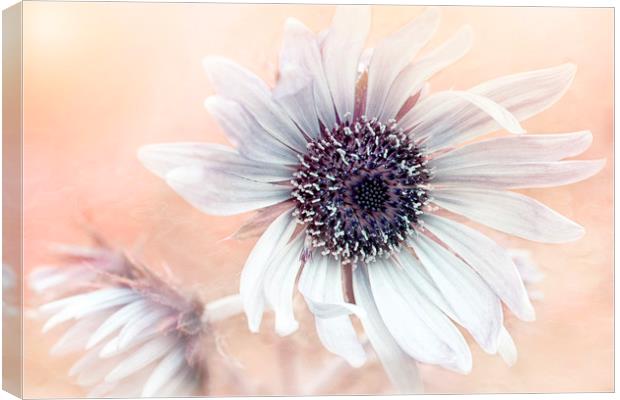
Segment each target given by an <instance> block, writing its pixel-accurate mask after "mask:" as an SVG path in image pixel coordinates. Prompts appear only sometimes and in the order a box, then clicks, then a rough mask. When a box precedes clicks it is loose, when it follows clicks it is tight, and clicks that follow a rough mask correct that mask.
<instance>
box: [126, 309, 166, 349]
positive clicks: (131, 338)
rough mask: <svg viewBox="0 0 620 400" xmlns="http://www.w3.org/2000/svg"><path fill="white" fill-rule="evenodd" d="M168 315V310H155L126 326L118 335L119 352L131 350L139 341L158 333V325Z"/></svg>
mask: <svg viewBox="0 0 620 400" xmlns="http://www.w3.org/2000/svg"><path fill="white" fill-rule="evenodd" d="M166 315H167V310H165V309H163V308H155V309H153V310H151V311H149V312H147V313H145V314H143V315H142V316H140V317H138V318H135V319H134V320H132V321H131V322H130V323H128V324H126V325H125V326H124V327H123V329H121V331H120V333H119V334H118V343H117V347H116V351H117V352H122V351H124V350H125V349H127V348H129V347H130V346H131V345H132V344H133V343H136V341H137V340H140V339H143V338H144V337H147V336H149V335H151V334H153V333H154V332H155V331H156V327H157V325H158V323H159V322H160V321H161V320H163V319H164V317H165V316H166Z"/></svg>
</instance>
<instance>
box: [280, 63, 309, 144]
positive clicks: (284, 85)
mask: <svg viewBox="0 0 620 400" xmlns="http://www.w3.org/2000/svg"><path fill="white" fill-rule="evenodd" d="M273 96H274V99H275V100H276V102H277V103H278V104H280V106H281V107H282V108H283V109H284V110H285V111H286V112H287V113H288V115H289V117H290V118H291V119H292V120H293V121H294V122H295V123H296V124H297V126H299V128H301V130H302V131H303V132H304V133H306V134H307V135H308V137H310V138H317V137H318V136H319V133H320V127H319V118H318V116H317V113H316V109H315V104H316V103H315V100H314V85H313V82H312V78H311V77H310V76H309V75H308V74H307V73H306V72H304V70H302V69H301V68H300V67H296V66H292V65H289V66H285V67H283V68H280V80H279V81H278V84H277V85H276V87H275V89H274V90H273Z"/></svg>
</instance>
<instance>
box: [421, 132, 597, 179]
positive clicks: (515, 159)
mask: <svg viewBox="0 0 620 400" xmlns="http://www.w3.org/2000/svg"><path fill="white" fill-rule="evenodd" d="M591 143H592V133H591V132H590V131H580V132H574V133H564V134H549V135H544V134H543V135H532V134H530V135H520V136H510V137H501V138H496V139H489V140H483V141H480V142H476V143H472V144H469V145H467V146H463V147H461V148H459V149H456V150H454V151H451V152H449V153H445V154H442V155H440V156H439V157H437V158H435V159H433V160H431V161H430V162H429V163H428V166H429V167H431V168H434V169H435V170H436V171H440V170H446V169H455V168H463V167H469V166H473V165H483V164H502V163H504V164H513V163H524V162H541V161H558V160H561V159H563V158H567V157H572V156H576V155H578V154H581V153H582V152H584V151H585V150H586V149H587V148H588V147H590V144H591Z"/></svg>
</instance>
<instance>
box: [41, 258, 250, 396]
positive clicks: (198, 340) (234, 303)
mask: <svg viewBox="0 0 620 400" xmlns="http://www.w3.org/2000/svg"><path fill="white" fill-rule="evenodd" d="M58 250H60V251H61V254H62V256H63V259H64V261H65V262H66V261H67V260H70V261H71V262H70V263H69V264H67V265H63V266H55V267H40V268H37V269H35V270H34V271H33V272H32V273H31V275H30V277H29V282H30V287H31V288H32V289H33V290H34V291H35V292H37V293H39V294H42V295H46V298H48V299H49V298H50V297H51V298H54V300H51V301H48V302H47V303H45V304H43V305H42V306H40V307H39V312H40V314H41V315H44V316H47V317H48V319H47V322H46V323H45V325H44V327H43V332H47V331H49V330H51V329H53V328H55V327H56V326H59V325H62V324H65V325H67V330H66V332H65V333H64V334H63V335H62V336H61V338H60V339H59V340H58V341H57V342H56V344H55V345H54V346H53V347H52V349H51V354H52V355H56V356H60V355H65V354H69V353H74V352H84V353H85V354H84V356H83V357H82V358H80V359H79V360H78V361H77V362H76V363H75V364H74V365H73V367H72V368H71V370H70V371H69V375H70V376H71V377H73V378H74V379H75V381H76V382H77V383H78V384H79V385H80V386H83V387H85V388H89V389H90V391H89V393H88V395H89V396H90V397H102V396H105V397H139V396H144V397H150V396H164V397H166V396H169V397H172V396H190V395H205V394H207V386H206V385H207V365H206V362H205V351H206V347H205V337H206V336H207V335H210V334H211V333H210V331H209V329H210V328H209V324H208V323H209V322H214V321H218V320H220V319H222V318H226V317H228V316H231V315H233V314H234V313H236V312H237V308H240V302H239V301H238V300H237V299H238V297H237V296H233V297H229V298H224V299H221V300H219V301H216V302H213V303H209V304H207V305H204V304H203V303H202V302H201V301H200V300H198V299H197V298H195V297H190V296H186V295H184V294H181V292H180V291H179V290H177V289H176V288H175V287H174V286H173V285H172V284H171V283H170V282H169V280H164V279H162V278H160V277H158V276H157V275H155V274H154V273H153V272H151V271H149V270H148V269H147V268H146V267H144V266H141V265H139V264H137V263H135V262H132V261H130V260H129V259H128V258H127V257H126V256H124V255H123V253H122V252H119V251H114V250H111V249H109V248H105V247H97V248H89V247H77V246H62V247H59V248H58Z"/></svg>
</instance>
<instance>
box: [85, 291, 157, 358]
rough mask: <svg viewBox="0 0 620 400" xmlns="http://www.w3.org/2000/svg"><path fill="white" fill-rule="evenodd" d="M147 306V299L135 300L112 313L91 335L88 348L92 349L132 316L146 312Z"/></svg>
mask: <svg viewBox="0 0 620 400" xmlns="http://www.w3.org/2000/svg"><path fill="white" fill-rule="evenodd" d="M146 307H147V302H146V300H138V301H134V302H133V303H130V304H127V305H126V306H124V307H123V308H121V309H120V310H118V311H117V312H115V313H114V314H112V315H111V316H110V317H109V318H108V319H106V320H105V322H104V323H103V324H101V326H99V327H98V328H97V329H96V330H95V332H94V333H92V335H90V337H89V339H88V344H87V345H86V348H88V349H90V348H91V347H93V346H95V345H96V344H98V343H99V342H101V341H102V340H103V339H105V338H106V337H108V336H109V335H111V334H112V333H113V332H115V331H116V330H118V329H120V328H121V327H122V326H124V325H125V324H126V323H127V322H128V321H130V320H131V319H132V318H134V317H136V316H137V315H140V313H142V312H144V310H145V309H146ZM89 333H90V332H89Z"/></svg>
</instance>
